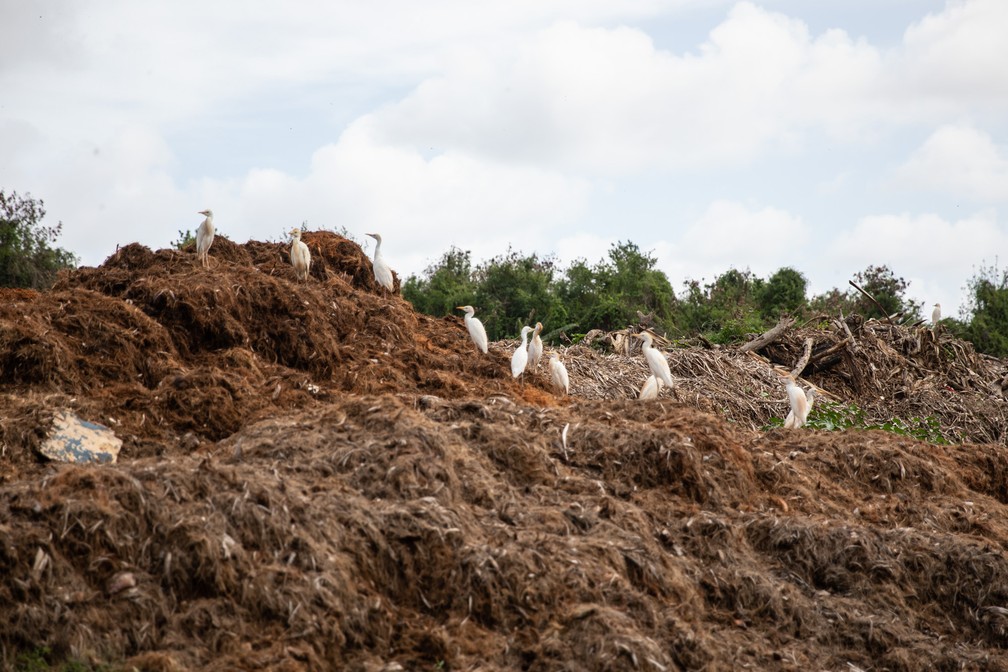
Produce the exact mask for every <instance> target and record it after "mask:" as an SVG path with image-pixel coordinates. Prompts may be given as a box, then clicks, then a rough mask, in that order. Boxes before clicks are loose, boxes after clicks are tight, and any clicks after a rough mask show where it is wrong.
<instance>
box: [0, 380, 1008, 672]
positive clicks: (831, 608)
mask: <svg viewBox="0 0 1008 672" xmlns="http://www.w3.org/2000/svg"><path fill="white" fill-rule="evenodd" d="M565 426H566V427H567V428H568V431H567V434H566V440H565V439H564V438H563V428H564V427H565ZM797 434H798V433H795V432H786V431H783V430H775V431H773V432H770V433H767V434H754V433H751V432H746V431H740V430H736V429H734V428H733V427H732V426H731V425H730V424H728V423H726V422H725V421H724V420H722V419H719V418H717V417H715V416H712V415H708V414H702V413H697V412H696V411H695V410H692V409H689V408H687V407H684V406H679V405H676V406H671V405H668V404H667V403H665V402H658V403H651V404H639V403H637V402H634V401H616V402H601V401H595V402H579V403H575V404H571V405H569V406H565V407H562V408H549V409H537V408H533V407H528V406H521V405H516V404H513V403H511V402H509V401H507V400H504V399H502V398H497V399H487V400H482V401H479V400H468V401H467V400H447V399H443V398H437V397H431V396H426V397H419V398H417V399H416V400H415V402H413V403H411V402H407V401H404V400H402V399H400V398H397V397H391V396H379V397H368V396H353V397H348V398H346V399H343V400H337V401H334V402H333V403H331V404H329V405H327V406H325V407H318V408H314V409H307V410H302V411H297V412H295V413H292V414H291V415H290V416H289V417H287V418H284V419H275V420H266V421H262V422H259V423H257V424H254V425H252V426H249V427H246V428H244V429H242V430H241V431H239V432H238V433H237V434H235V435H233V436H232V437H230V438H229V439H227V440H226V441H223V442H221V443H219V444H218V445H217V446H216V447H215V448H214V449H213V450H212V451H211V452H210V453H209V454H207V455H206V456H203V457H199V456H181V457H177V458H175V459H173V460H170V461H158V460H153V459H144V460H137V461H133V462H131V463H128V464H124V465H122V466H119V467H116V468H114V469H108V468H104V469H103V468H92V467H77V466H65V467H62V468H60V469H57V470H55V471H54V472H53V473H52V475H50V476H49V477H47V478H46V479H43V480H39V481H33V482H23V483H19V484H15V485H11V486H7V487H5V488H3V489H2V490H0V520H2V521H3V522H2V523H0V525H2V527H3V535H2V537H0V538H2V539H3V543H2V545H0V568H2V572H0V576H3V577H4V578H3V579H2V581H0V618H3V619H4V622H5V623H7V624H8V627H7V628H6V629H5V633H4V635H3V637H2V643H3V646H4V649H5V651H7V652H8V653H7V655H8V660H9V659H10V658H9V656H10V655H11V652H14V651H18V650H24V649H25V648H29V647H32V646H38V645H42V644H44V645H46V646H48V647H50V648H51V649H52V650H53V651H58V652H61V653H62V654H65V655H68V656H72V657H75V658H77V659H84V660H88V659H94V660H121V661H125V663H126V664H127V665H135V666H136V667H138V668H139V669H192V668H196V667H205V668H209V669H235V668H238V669H289V670H296V669H358V670H381V669H385V670H392V669H400V668H401V669H487V670H494V669H499V670H511V669H525V670H552V669H585V670H640V669H657V670H661V669H666V670H672V669H745V668H749V669H786V670H804V669H853V667H851V666H854V667H857V668H860V669H891V670H925V669H936V668H937V669H992V670H998V669H1002V670H1003V669H1008V654H1006V653H1005V650H1006V648H1008V632H1006V629H1005V626H1006V624H1008V620H1006V617H1005V613H1006V612H1005V610H1004V608H1003V605H1004V604H1005V603H1006V601H1008V559H1006V558H1005V556H1004V553H1003V552H1002V549H1003V548H1004V547H1005V544H1006V543H1008V527H1006V526H1005V524H1004V522H1003V521H1004V520H1006V519H1008V516H1006V513H1008V511H1006V510H1005V501H1004V495H1005V493H1006V482H1005V477H1004V470H1003V469H1002V472H1001V476H997V477H992V476H991V475H990V474H989V473H988V471H987V468H988V465H989V464H990V463H991V462H1002V463H1003V462H1004V460H1005V458H1006V457H1008V455H1006V454H1005V450H1004V449H1003V448H999V447H997V446H976V447H971V449H970V450H967V449H965V448H943V447H936V446H929V445H927V444H921V443H917V442H914V441H910V440H905V439H899V438H895V439H894V438H893V437H890V436H888V435H885V434H882V433H869V434H866V435H865V434H862V435H857V434H850V435H839V436H838V437H836V436H828V435H825V434H817V435H816V434H813V435H810V436H808V438H809V441H808V442H807V443H806V444H805V446H804V447H799V446H797V445H796V443H795V436H796V435H797Z"/></svg>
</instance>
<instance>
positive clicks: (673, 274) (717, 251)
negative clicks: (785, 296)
mask: <svg viewBox="0 0 1008 672" xmlns="http://www.w3.org/2000/svg"><path fill="white" fill-rule="evenodd" d="M808 239H809V232H808V229H807V227H806V225H805V224H804V222H802V220H801V218H800V217H798V216H796V215H793V214H791V213H789V212H787V211H785V210H781V209H779V208H773V207H761V208H751V207H747V206H745V205H743V204H741V203H735V202H731V201H716V202H714V203H711V204H710V205H709V206H708V207H707V209H706V211H705V212H704V213H703V215H701V216H700V217H699V218H698V219H697V220H696V221H695V222H694V223H693V224H691V225H690V226H689V227H688V228H687V229H686V231H685V232H684V233H683V235H682V237H681V238H680V239H679V240H675V241H670V240H664V241H661V242H660V243H658V244H657V245H656V256H657V257H658V260H659V266H660V267H661V268H662V269H663V270H665V272H666V274H668V276H669V279H670V280H671V281H672V282H673V285H677V284H678V283H680V282H682V281H684V280H686V279H693V280H700V279H701V278H705V279H706V280H707V281H708V282H709V281H711V280H713V279H714V277H715V276H716V275H718V274H721V273H724V272H725V271H727V270H728V269H729V268H737V269H740V270H746V269H748V270H751V271H752V272H753V273H754V274H756V275H757V276H759V277H765V276H768V275H770V274H772V273H774V272H775V271H776V270H778V269H779V268H781V267H783V266H792V267H794V268H797V269H798V270H802V266H803V263H802V262H803V260H804V259H805V254H806V244H807V242H808Z"/></svg>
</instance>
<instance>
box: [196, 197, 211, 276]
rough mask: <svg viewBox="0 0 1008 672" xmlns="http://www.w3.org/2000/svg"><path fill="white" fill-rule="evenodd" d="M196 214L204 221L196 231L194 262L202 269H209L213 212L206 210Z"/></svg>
mask: <svg viewBox="0 0 1008 672" xmlns="http://www.w3.org/2000/svg"><path fill="white" fill-rule="evenodd" d="M197 214H200V215H203V217H204V219H203V222H202V223H201V224H200V225H199V228H198V229H196V261H198V262H199V263H200V264H201V265H202V266H203V268H210V246H211V245H213V239H214V225H213V210H211V209H210V208H207V209H206V210H200V211H199V213H197Z"/></svg>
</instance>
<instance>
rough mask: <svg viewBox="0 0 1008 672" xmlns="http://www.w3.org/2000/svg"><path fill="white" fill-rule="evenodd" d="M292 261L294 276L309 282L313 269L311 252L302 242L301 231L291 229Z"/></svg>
mask: <svg viewBox="0 0 1008 672" xmlns="http://www.w3.org/2000/svg"><path fill="white" fill-rule="evenodd" d="M290 235H291V248H290V260H291V266H293V267H294V275H296V276H297V279H298V280H308V271H309V270H310V269H311V252H309V251H308V246H307V245H305V244H304V243H302V242H301V229H291V232H290Z"/></svg>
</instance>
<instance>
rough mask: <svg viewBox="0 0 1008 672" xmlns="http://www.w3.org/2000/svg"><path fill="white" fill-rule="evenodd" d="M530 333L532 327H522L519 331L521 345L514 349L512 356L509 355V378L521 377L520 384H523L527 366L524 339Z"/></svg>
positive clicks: (526, 351) (526, 350)
mask: <svg viewBox="0 0 1008 672" xmlns="http://www.w3.org/2000/svg"><path fill="white" fill-rule="evenodd" d="M530 331H532V327H530V326H528V325H526V326H524V327H522V330H521V343H520V344H519V345H518V347H517V348H516V349H515V351H514V354H513V355H511V377H512V378H517V377H518V376H521V377H522V382H523V383H524V382H525V375H524V374H525V365H526V364H528V349H527V348H528V346H527V344H526V343H525V337H526V336H528V333H529V332H530Z"/></svg>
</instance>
